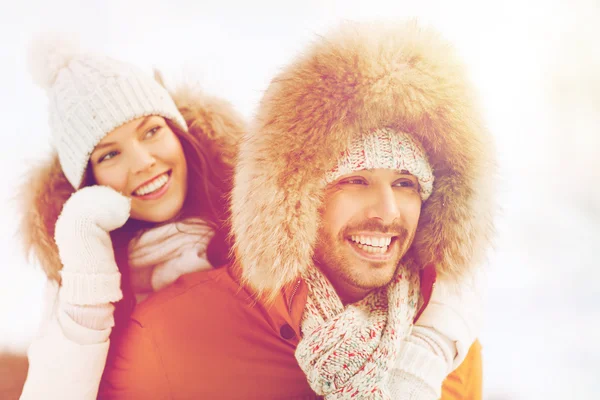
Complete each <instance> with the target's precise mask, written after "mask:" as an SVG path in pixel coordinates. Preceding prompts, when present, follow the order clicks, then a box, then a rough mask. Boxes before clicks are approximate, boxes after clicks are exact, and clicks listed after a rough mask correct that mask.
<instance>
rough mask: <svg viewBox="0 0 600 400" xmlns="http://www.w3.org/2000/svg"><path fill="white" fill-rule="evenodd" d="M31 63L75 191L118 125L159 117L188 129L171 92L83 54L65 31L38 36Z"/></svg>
mask: <svg viewBox="0 0 600 400" xmlns="http://www.w3.org/2000/svg"><path fill="white" fill-rule="evenodd" d="M29 63H30V72H31V74H32V76H33V79H34V81H35V82H36V83H37V84H38V85H39V86H41V87H42V88H44V89H46V92H47V94H48V99H49V117H50V118H49V124H50V131H51V133H52V138H53V144H54V147H55V148H56V151H57V153H58V158H59V160H60V165H61V166H62V169H63V171H64V173H65V175H66V177H67V179H69V182H70V183H71V185H72V186H73V187H74V188H75V189H78V188H79V187H80V186H81V183H82V180H83V175H84V173H85V169H86V167H87V165H88V161H89V158H90V154H91V153H92V151H93V150H94V147H96V145H97V144H98V143H99V142H100V141H101V140H102V138H104V136H106V135H107V134H109V133H110V132H112V131H113V130H114V129H116V128H118V127H119V126H121V125H123V124H125V123H127V122H129V121H132V120H134V119H136V118H140V117H144V116H146V115H160V116H162V117H164V118H167V119H170V120H171V121H173V122H174V123H175V124H177V125H178V126H179V127H180V128H181V129H183V130H184V131H187V126H186V124H185V121H184V120H183V117H182V116H181V114H180V113H179V111H178V110H177V107H176V106H175V104H174V103H173V100H172V99H171V97H170V96H169V93H168V92H167V91H166V90H165V89H164V88H163V87H162V86H161V85H159V84H158V83H157V82H156V81H155V80H154V79H152V77H150V76H146V74H144V73H143V72H142V71H140V70H138V69H137V68H136V67H134V66H132V65H129V64H126V63H123V62H120V61H117V60H113V59H111V58H108V57H105V56H102V55H96V54H90V53H83V52H81V51H79V49H78V45H77V44H76V43H75V42H73V41H72V40H70V39H66V38H65V37H62V36H60V35H45V36H44V37H39V38H38V39H37V40H35V41H34V43H33V44H32V47H31V49H30V55H29Z"/></svg>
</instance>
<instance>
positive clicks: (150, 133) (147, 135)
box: [144, 126, 161, 139]
mask: <svg viewBox="0 0 600 400" xmlns="http://www.w3.org/2000/svg"><path fill="white" fill-rule="evenodd" d="M160 128H161V127H160V126H155V127H154V128H152V129H150V130H149V131H148V132H146V133H145V134H144V139H150V138H152V137H154V136H156V134H157V133H158V132H159V131H160Z"/></svg>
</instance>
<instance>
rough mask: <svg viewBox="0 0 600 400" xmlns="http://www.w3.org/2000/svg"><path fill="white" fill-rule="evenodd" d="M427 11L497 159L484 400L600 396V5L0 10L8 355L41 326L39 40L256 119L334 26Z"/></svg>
mask: <svg viewBox="0 0 600 400" xmlns="http://www.w3.org/2000/svg"><path fill="white" fill-rule="evenodd" d="M413 16H416V17H419V19H420V20H421V21H422V22H423V23H430V24H432V25H434V26H435V27H437V28H438V29H439V30H441V31H442V32H443V33H444V34H445V35H446V36H447V37H448V38H449V39H451V40H452V41H453V42H455V43H456V45H457V47H458V49H459V51H460V52H461V54H462V55H463V57H464V58H465V60H466V62H467V64H468V67H469V69H470V72H471V74H472V77H473V80H474V81H475V83H476V85H477V87H478V88H479V91H480V95H481V99H482V103H483V106H484V110H485V113H486V116H487V119H488V122H489V126H490V129H491V130H492V132H493V133H494V135H495V137H496V140H497V147H498V152H499V164H500V165H499V166H500V173H499V181H500V198H499V203H500V205H501V207H502V209H503V211H502V213H501V214H500V216H499V218H498V226H499V229H498V230H499V235H498V240H497V246H496V249H495V251H494V252H492V253H491V254H490V263H489V264H490V265H489V269H490V274H489V275H490V280H489V284H488V286H489V288H488V308H487V325H486V328H485V330H484V332H483V334H482V341H483V344H484V352H485V353H484V357H485V379H486V392H487V395H488V399H490V400H492V399H497V400H498V399H564V398H577V399H588V398H589V399H591V398H597V396H598V394H600V390H599V389H598V385H597V383H596V382H595V381H593V380H594V379H595V378H597V376H598V375H599V373H600V367H598V365H600V341H598V340H597V338H598V337H600V326H599V324H598V321H599V320H600V318H599V317H600V311H599V308H600V300H599V299H600V297H599V295H600V286H598V285H597V283H596V282H597V281H598V279H599V278H600V272H598V271H600V269H598V268H597V264H598V263H597V257H596V254H593V253H592V249H593V248H598V245H599V244H600V189H599V188H600V185H597V184H596V182H598V180H599V179H600V161H599V159H600V158H599V157H598V150H597V149H598V148H600V129H599V128H600V113H599V112H598V111H599V110H600V95H599V94H598V93H600V74H599V73H598V71H600V50H599V48H600V47H599V46H597V43H596V41H597V39H598V38H599V37H600V28H599V26H600V5H599V3H598V2H597V1H596V0H589V1H587V0H575V1H567V0H563V1H552V0H550V1H538V0H536V1H527V2H525V1H522V0H508V1H504V2H500V1H464V0H462V1H461V0H459V1H452V2H448V1H443V0H439V1H412V2H408V1H398V0H392V1H378V0H370V1H364V0H363V1H354V0H346V1H332V0H329V1H328V0H321V1H315V0H303V1H297V2H285V1H256V0H255V1H249V2H242V1H240V2H239V3H238V2H236V1H230V0H223V1H218V2H215V1H194V2H192V1H177V0H171V1H162V2H159V1H155V0H143V1H142V0H139V1H138V0H135V1H117V0H109V1H100V0H95V1H85V2H81V1H66V0H54V1H52V2H47V1H21V2H16V1H15V2H11V4H10V5H3V7H2V13H1V15H0V60H2V63H0V70H1V72H2V73H0V117H1V121H2V130H1V131H2V133H1V136H0V138H1V139H2V142H3V143H4V145H3V146H0V147H1V148H0V170H2V171H4V172H5V173H4V174H3V181H4V189H2V190H1V191H0V221H2V223H1V224H0V251H1V252H2V254H3V255H4V262H3V263H2V264H1V265H0V271H1V272H2V277H3V279H2V280H1V281H0V350H1V349H2V347H3V346H9V347H12V348H18V349H22V348H24V347H25V346H26V345H27V343H28V342H29V340H30V339H31V337H32V335H33V334H34V332H35V329H36V324H37V323H38V320H39V310H40V307H41V304H40V299H41V290H42V286H43V276H42V274H41V272H40V271H39V269H38V268H37V267H36V266H35V265H30V264H28V263H27V262H26V260H25V258H24V257H23V255H22V254H21V252H20V249H19V245H20V244H19V242H18V240H17V239H16V231H17V216H16V210H17V208H16V202H15V201H13V199H14V198H15V196H16V190H17V187H18V184H19V182H20V178H21V175H22V173H23V171H24V170H25V168H26V166H27V165H28V164H29V163H31V162H32V161H35V160H36V159H38V158H39V157H40V155H42V154H44V153H45V152H46V151H47V150H48V148H49V144H48V138H49V131H48V126H47V114H46V105H47V100H46V98H45V95H44V93H43V92H42V91H41V90H40V89H39V88H37V87H36V86H34V84H33V83H32V81H31V79H30V77H29V75H28V73H27V65H26V53H27V44H28V42H29V40H30V38H31V36H32V35H33V34H34V33H36V32H39V31H47V30H61V31H64V32H75V33H77V34H78V35H79V36H80V38H81V42H82V43H83V44H84V46H85V47H87V48H90V49H95V50H98V51H102V52H105V53H108V54H110V55H112V56H114V57H116V58H120V59H124V60H127V61H130V62H133V63H135V64H137V65H139V66H141V67H144V68H148V69H149V68H150V67H153V66H156V67H159V68H160V69H162V70H164V71H165V73H166V76H167V78H169V79H168V81H169V82H170V83H177V82H179V81H181V79H182V77H186V78H188V79H193V80H197V81H198V82H199V83H200V84H201V85H202V87H204V88H205V90H206V92H208V93H211V94H215V95H218V96H221V97H223V98H225V99H227V100H229V101H231V102H232V103H233V105H234V106H235V107H236V108H237V109H238V110H240V111H241V112H242V113H243V114H244V115H245V116H247V117H248V118H251V117H252V115H253V113H254V111H255V109H256V106H257V102H258V100H259V99H260V97H261V95H262V92H263V91H264V89H265V88H266V86H267V84H268V82H269V79H271V77H273V75H274V74H275V73H276V72H277V71H279V70H280V68H281V67H282V66H284V65H286V64H287V63H288V62H289V61H290V60H291V59H292V58H293V57H294V56H295V55H296V54H297V53H298V52H300V51H301V49H302V48H303V47H304V46H305V45H306V44H307V43H308V42H310V41H311V40H313V39H314V38H315V35H316V34H319V33H324V32H326V31H327V29H328V28H331V27H334V26H335V25H336V24H337V23H338V22H339V21H341V20H344V19H349V20H370V19H374V18H379V19H381V18H384V19H388V20H393V19H398V18H405V17H413Z"/></svg>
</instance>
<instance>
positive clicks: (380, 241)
mask: <svg viewBox="0 0 600 400" xmlns="http://www.w3.org/2000/svg"><path fill="white" fill-rule="evenodd" d="M350 239H351V240H352V241H353V242H354V243H356V247H358V248H359V249H361V250H364V251H366V252H367V253H375V254H383V253H385V252H387V251H388V248H389V246H390V243H392V238H391V237H373V236H351V237H350Z"/></svg>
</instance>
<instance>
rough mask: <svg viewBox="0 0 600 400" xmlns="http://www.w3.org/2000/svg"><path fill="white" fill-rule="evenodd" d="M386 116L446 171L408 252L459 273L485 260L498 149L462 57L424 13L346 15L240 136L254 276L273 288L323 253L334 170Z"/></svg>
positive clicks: (245, 229)
mask: <svg viewBox="0 0 600 400" xmlns="http://www.w3.org/2000/svg"><path fill="white" fill-rule="evenodd" d="M382 127H391V128H393V129H396V130H399V131H403V132H406V133H409V134H412V135H414V136H415V137H416V138H417V139H418V140H419V141H420V142H421V143H422V144H423V147H424V148H425V150H426V152H427V154H428V157H429V161H430V163H431V165H432V167H433V170H434V175H435V183H434V188H433V193H432V195H431V197H430V198H429V199H428V200H427V201H426V202H425V203H423V206H422V211H421V217H420V221H419V227H418V229H417V234H416V237H415V240H414V242H413V246H412V248H411V251H410V252H409V254H407V255H406V256H405V259H404V261H405V262H411V263H412V264H413V265H417V266H419V267H424V266H426V265H430V264H433V265H435V267H436V269H437V271H438V272H439V273H440V274H449V275H453V276H455V277H456V276H460V275H461V274H462V273H464V272H465V271H468V270H470V269H472V268H474V267H477V266H478V265H480V264H481V262H482V261H483V258H484V256H485V252H486V250H487V249H488V248H489V245H490V240H491V236H492V232H493V225H492V219H493V214H494V208H495V207H494V199H493V187H492V186H493V185H492V183H493V179H494V172H495V168H494V167H495V154H494V150H493V145H492V141H491V137H490V135H489V133H488V131H487V130H486V128H485V127H484V125H483V123H482V120H481V115H480V111H479V110H478V107H477V105H476V103H475V99H474V93H473V90H472V88H471V86H470V84H469V82H468V79H467V77H466V74H465V70H464V67H463V65H462V63H461V61H460V60H459V59H458V58H457V55H456V54H455V51H454V50H453V48H452V47H451V46H450V44H449V43H447V42H446V41H444V40H443V39H442V38H441V37H440V36H439V35H438V34H437V33H436V32H435V31H432V30H429V29H422V28H420V27H419V26H418V25H417V23H416V22H414V21H410V22H407V23H403V24H396V25H393V26H390V25H383V26H382V24H377V25H374V24H356V23H347V24H344V25H343V26H342V27H341V29H338V30H337V31H334V32H332V33H331V34H329V35H326V36H325V37H323V38H320V39H319V40H318V41H317V43H315V44H313V45H312V46H311V47H310V48H309V49H308V50H307V51H306V52H305V53H303V55H302V56H300V57H299V58H298V59H297V60H296V61H295V62H293V63H292V64H291V65H290V66H288V67H287V68H286V69H285V70H284V71H283V72H282V73H280V74H279V75H278V76H277V77H276V78H275V79H273V81H272V82H271V85H270V86H269V88H268V90H267V91H266V93H265V95H264V97H263V99H262V102H261V104H260V107H259V110H258V113H257V117H256V120H255V121H254V125H253V126H251V129H250V132H249V133H248V134H247V135H246V137H245V138H244V140H243V142H242V144H241V147H240V153H239V160H238V164H237V167H236V175H235V184H234V190H233V195H232V231H233V234H234V235H235V245H234V246H235V252H236V259H237V262H238V265H239V268H240V269H241V274H242V278H243V280H244V281H245V283H246V284H248V285H249V286H250V287H252V288H253V289H254V290H256V291H257V292H258V293H259V294H262V293H269V294H271V295H274V293H276V292H277V291H278V290H279V289H280V288H281V287H283V286H284V285H286V284H288V283H290V282H292V281H294V280H295V279H297V278H298V276H300V275H301V274H302V272H303V271H304V270H306V268H308V267H309V266H310V265H311V264H312V257H313V247H314V244H315V240H316V236H317V231H318V227H319V208H320V206H321V204H322V195H323V189H324V184H323V177H324V176H325V173H326V172H327V171H330V170H331V169H332V168H333V167H334V166H335V164H336V162H337V158H338V155H340V154H341V153H342V151H343V150H344V149H346V148H347V146H348V145H349V144H350V142H351V140H352V139H353V138H354V137H355V136H356V135H358V134H359V133H360V132H368V131H372V130H374V129H377V128H382Z"/></svg>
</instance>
